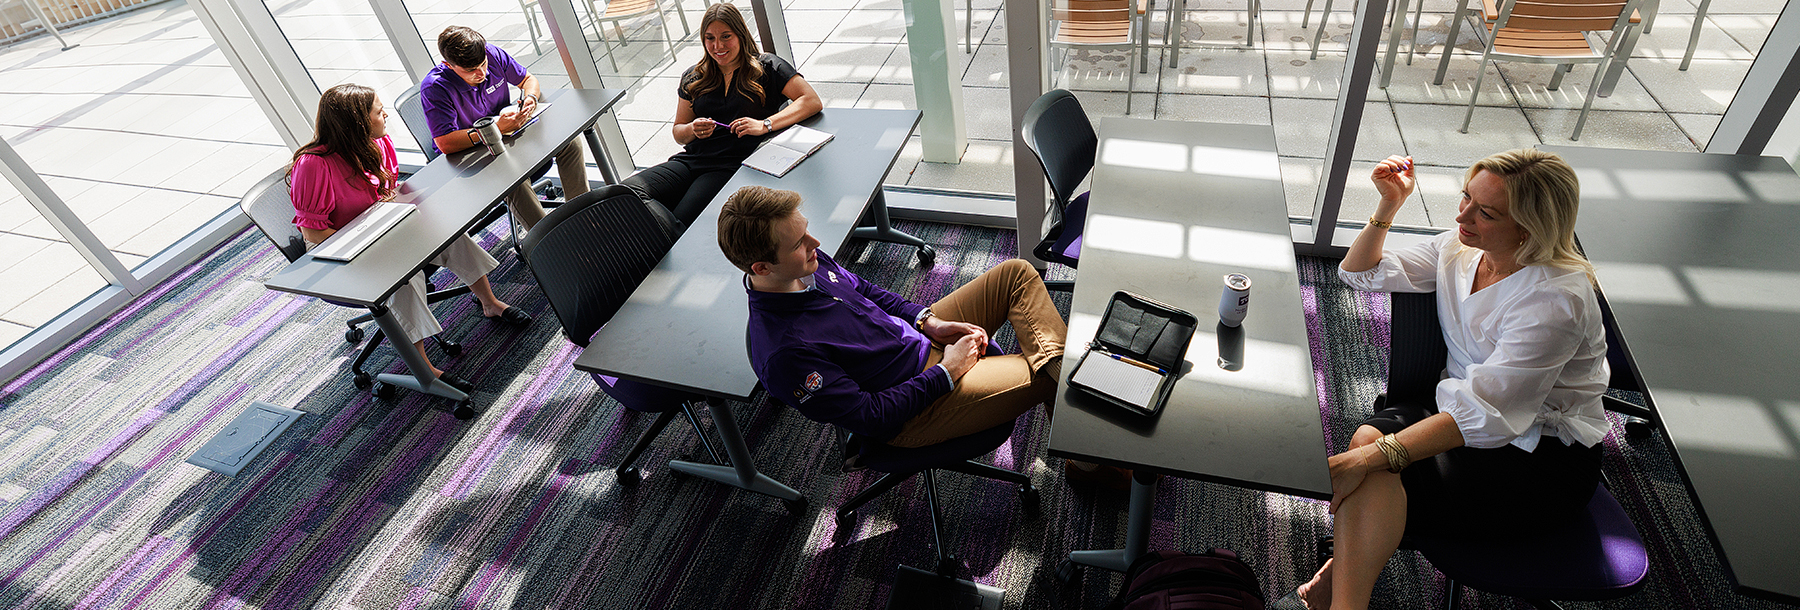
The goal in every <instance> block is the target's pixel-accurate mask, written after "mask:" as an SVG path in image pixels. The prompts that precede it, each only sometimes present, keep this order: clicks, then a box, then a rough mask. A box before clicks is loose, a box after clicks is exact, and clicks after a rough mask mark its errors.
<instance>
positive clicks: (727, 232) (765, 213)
mask: <svg viewBox="0 0 1800 610" xmlns="http://www.w3.org/2000/svg"><path fill="white" fill-rule="evenodd" d="M714 6H718V5H714ZM799 210H800V194H799V193H796V192H793V191H783V190H779V189H772V188H769V187H766V186H746V187H744V188H741V189H738V190H737V192H735V193H732V194H731V196H730V197H728V198H726V199H725V205H723V206H720V207H719V251H720V252H724V253H725V258H726V259H728V260H730V261H731V264H733V265H737V268H739V269H742V270H744V273H754V272H753V271H751V270H750V266H751V265H754V264H756V263H759V262H763V263H773V262H775V254H776V250H777V249H779V248H780V247H781V245H780V244H777V243H775V223H778V222H781V221H783V220H787V219H788V217H790V216H793V215H794V213H795V212H797V211H799Z"/></svg>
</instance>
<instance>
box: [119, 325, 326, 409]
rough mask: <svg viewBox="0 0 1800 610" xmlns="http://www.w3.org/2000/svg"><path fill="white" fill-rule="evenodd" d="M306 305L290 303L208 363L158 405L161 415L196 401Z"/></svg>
mask: <svg viewBox="0 0 1800 610" xmlns="http://www.w3.org/2000/svg"><path fill="white" fill-rule="evenodd" d="M304 305H305V302H303V301H299V300H294V301H290V302H289V303H288V304H287V305H283V306H282V307H281V309H278V310H276V312H275V314H274V315H272V316H270V317H269V319H268V320H265V321H264V322H263V323H262V325H260V326H258V327H257V328H256V330H254V331H251V332H250V334H248V335H245V336H244V338H242V339H239V340H238V341H237V342H236V343H234V344H232V346H231V348H230V349H227V350H225V353H223V354H219V355H218V356H217V357H215V358H213V360H212V362H209V363H207V365H206V366H205V367H202V368H201V369H200V370H199V371H198V373H197V374H196V375H194V376H193V377H192V378H189V379H188V380H187V382H185V383H183V384H181V387H179V388H177V389H176V390H175V391H174V392H172V393H170V394H169V396H168V397H166V398H164V399H162V401H161V402H158V403H157V404H156V407H154V408H155V409H156V410H158V411H174V410H176V409H180V408H181V405H182V404H185V403H186V402H187V401H188V399H190V398H193V395H194V394H195V393H197V392H199V391H200V389H201V388H204V387H206V386H207V385H208V384H211V383H212V382H214V381H215V380H216V377H217V376H218V375H219V374H220V373H222V372H224V371H225V370H226V369H228V368H231V365H233V364H236V363H237V361H238V360H239V359H241V358H243V357H244V354H247V353H249V352H250V351H251V350H253V349H256V347H257V345H258V344H260V343H262V341H263V339H266V338H268V336H269V333H272V332H274V331H275V328H276V327H278V326H280V325H281V324H282V323H283V322H284V321H286V319H287V317H288V316H290V315H292V314H293V313H294V310H296V309H299V308H300V307H302V306H304Z"/></svg>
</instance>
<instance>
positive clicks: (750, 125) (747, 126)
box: [731, 117, 769, 138]
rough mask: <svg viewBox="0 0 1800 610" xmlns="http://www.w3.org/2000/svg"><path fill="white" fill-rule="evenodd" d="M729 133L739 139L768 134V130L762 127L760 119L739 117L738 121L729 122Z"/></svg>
mask: <svg viewBox="0 0 1800 610" xmlns="http://www.w3.org/2000/svg"><path fill="white" fill-rule="evenodd" d="M731 133H732V135H735V136H737V137H740V138H742V137H745V136H760V135H763V134H766V133H769V128H767V127H764V126H763V120H762V119H753V118H750V117H739V118H738V120H735V121H732V122H731Z"/></svg>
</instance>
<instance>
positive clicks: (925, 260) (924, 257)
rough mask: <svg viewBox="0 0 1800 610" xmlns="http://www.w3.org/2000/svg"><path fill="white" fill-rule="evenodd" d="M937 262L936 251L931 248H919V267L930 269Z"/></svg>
mask: <svg viewBox="0 0 1800 610" xmlns="http://www.w3.org/2000/svg"><path fill="white" fill-rule="evenodd" d="M935 262H937V249H935V248H932V247H931V246H919V265H920V266H924V267H930V266H931V265H932V264H933V263H935Z"/></svg>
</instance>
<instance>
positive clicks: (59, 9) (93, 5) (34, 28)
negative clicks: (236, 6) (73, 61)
mask: <svg viewBox="0 0 1800 610" xmlns="http://www.w3.org/2000/svg"><path fill="white" fill-rule="evenodd" d="M167 1H168V0H0V45H9V44H12V43H15V42H19V41H22V40H25V39H28V38H33V37H36V36H39V35H42V34H46V33H49V34H54V33H55V30H58V29H63V28H67V27H70V26H74V25H80V24H83V23H88V22H92V21H98V20H100V19H105V18H107V17H111V16H113V15H116V14H119V13H122V12H125V11H129V10H132V9H135V8H138V7H141V6H145V5H149V4H157V3H161V2H167ZM33 8H36V9H37V11H33V10H32V9H33ZM34 13H36V14H34ZM40 14H41V15H42V16H43V17H44V19H45V20H47V21H49V22H50V23H49V26H50V27H49V28H45V27H44V25H45V24H43V23H40V22H39V20H38V16H39V15H40Z"/></svg>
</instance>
